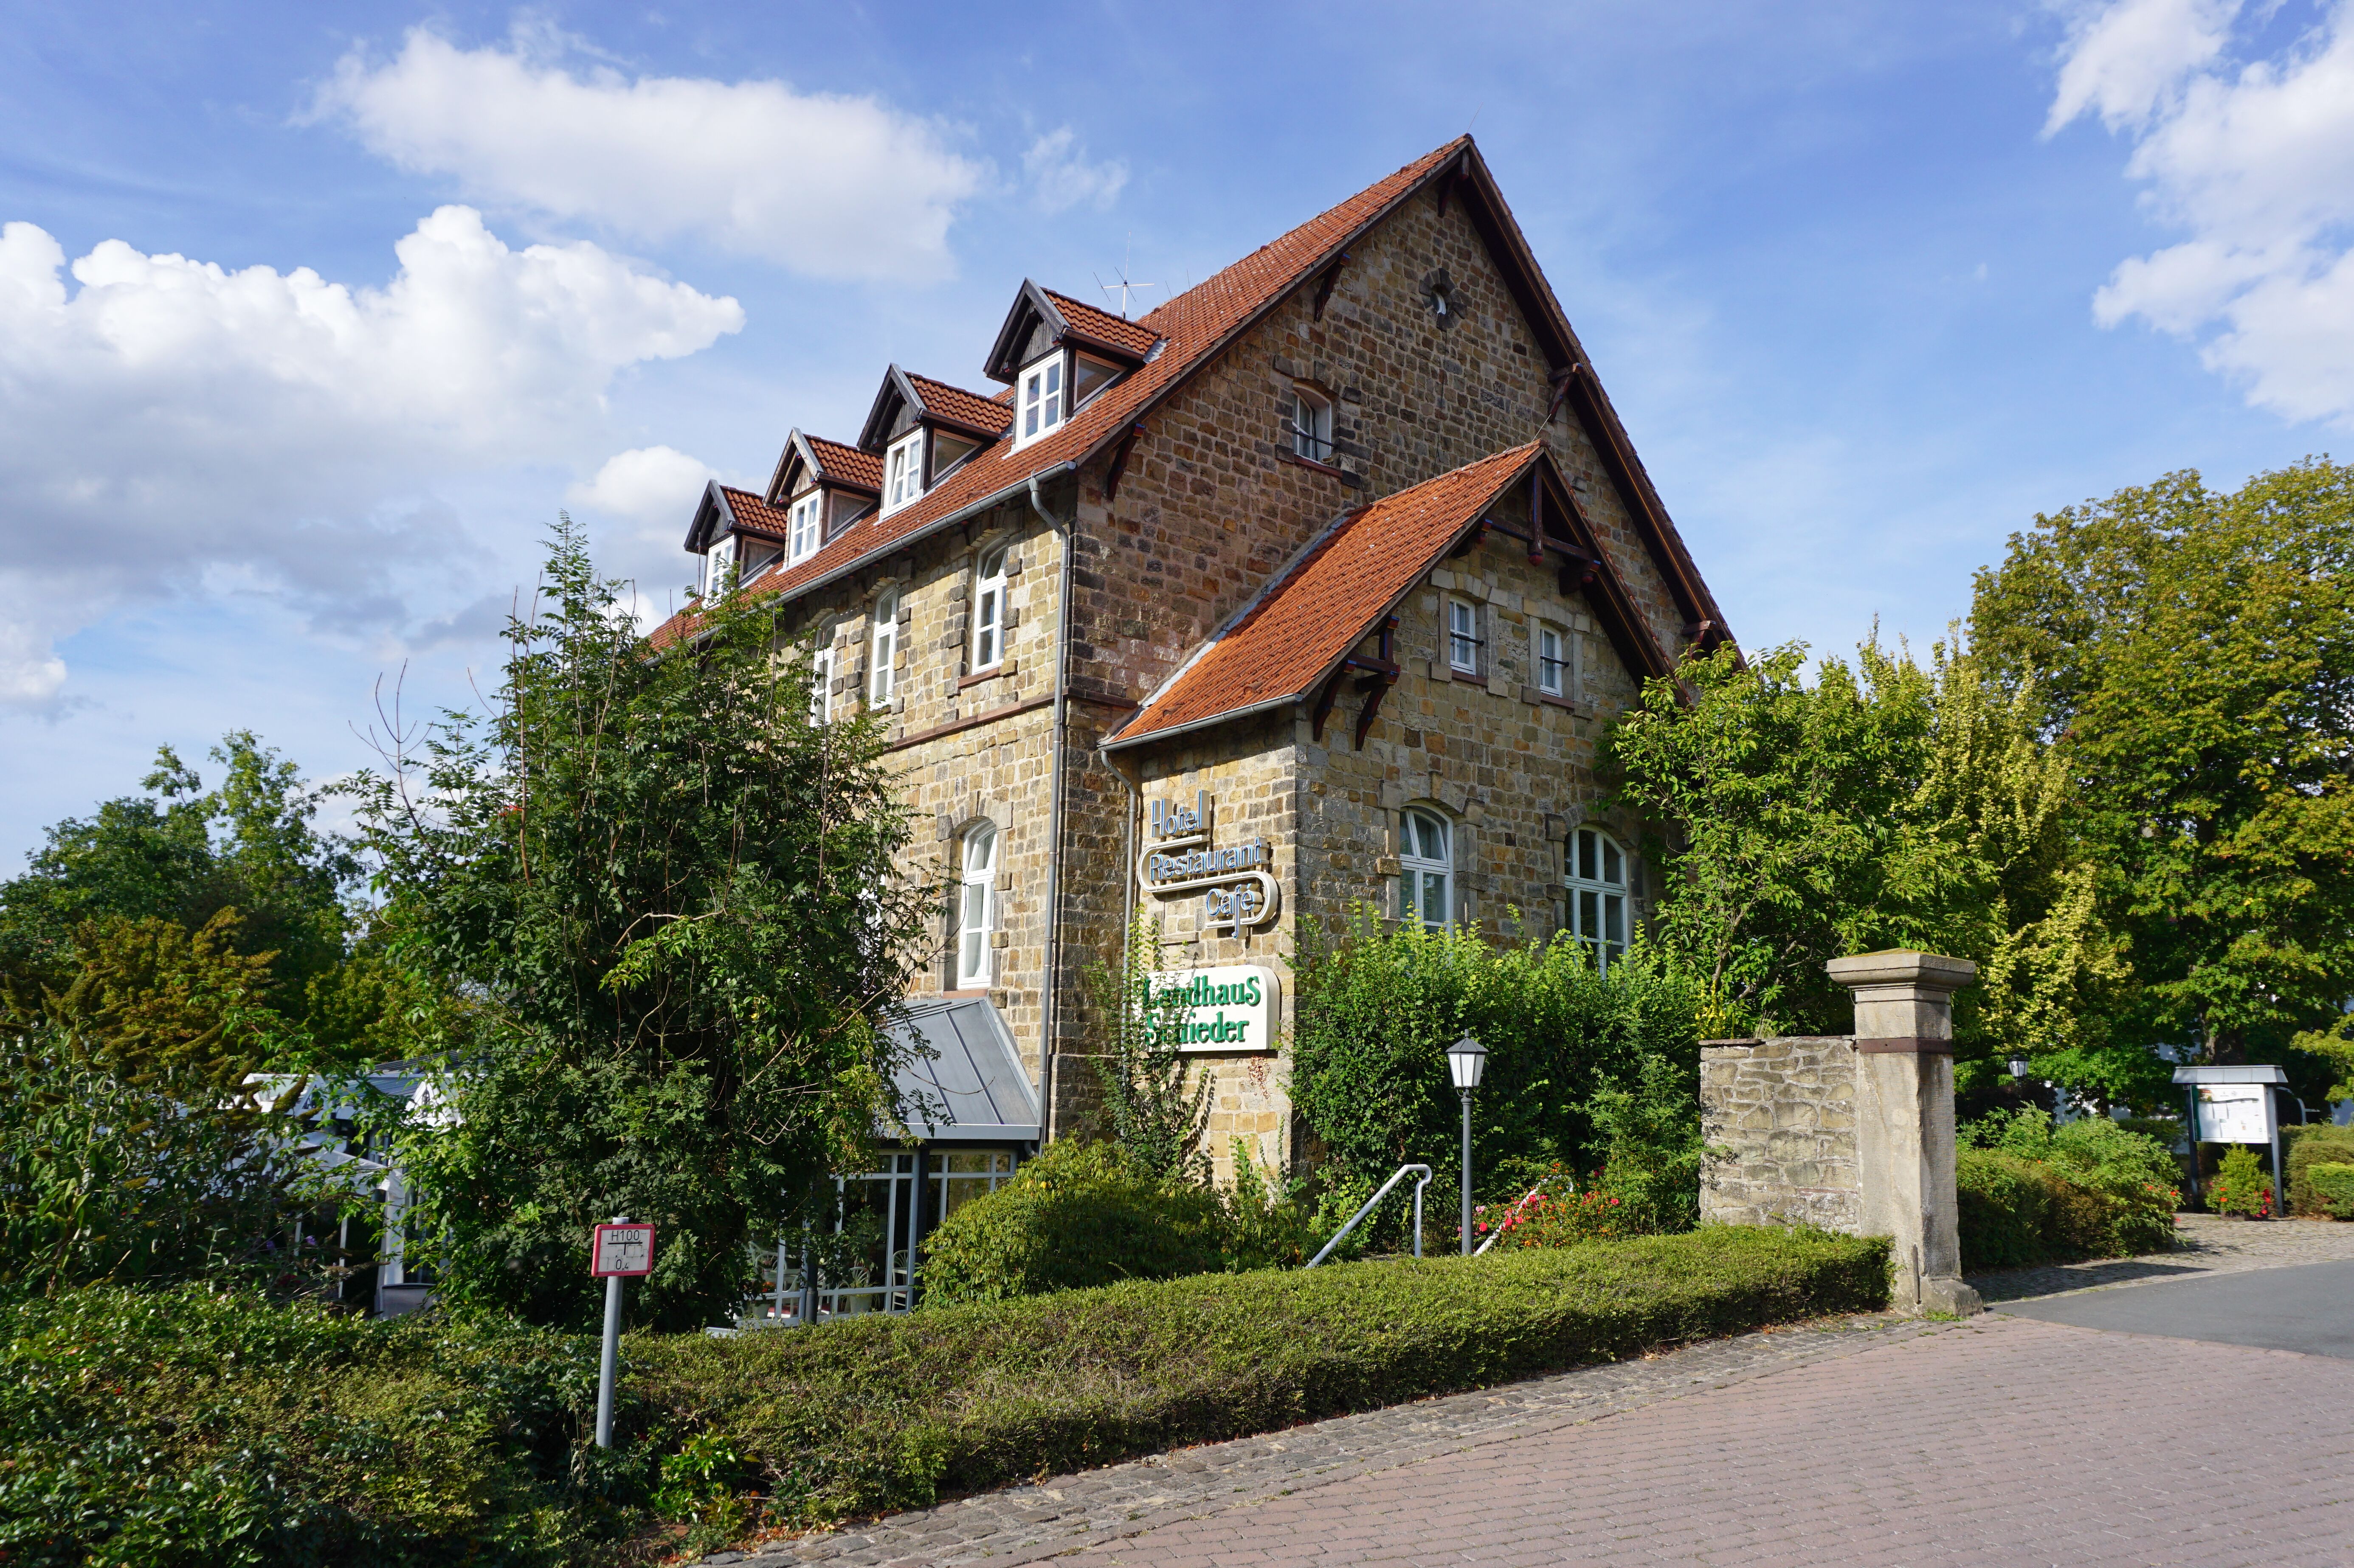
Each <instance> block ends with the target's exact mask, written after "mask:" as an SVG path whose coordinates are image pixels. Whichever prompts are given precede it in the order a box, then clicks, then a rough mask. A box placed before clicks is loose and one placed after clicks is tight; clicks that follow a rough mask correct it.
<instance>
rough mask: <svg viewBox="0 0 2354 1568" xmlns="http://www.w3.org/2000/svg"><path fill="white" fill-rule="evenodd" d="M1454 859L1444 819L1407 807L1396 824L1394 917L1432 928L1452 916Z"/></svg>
mask: <svg viewBox="0 0 2354 1568" xmlns="http://www.w3.org/2000/svg"><path fill="white" fill-rule="evenodd" d="M1454 893H1455V860H1454V855H1453V852H1452V850H1451V848H1450V844H1449V835H1448V829H1447V819H1446V818H1444V817H1441V816H1440V815H1438V814H1437V812H1436V811H1408V812H1406V813H1405V817H1404V818H1402V819H1401V820H1400V821H1399V824H1398V918H1399V919H1400V920H1418V921H1420V922H1421V923H1422V924H1423V925H1424V926H1426V927H1429V928H1431V929H1433V930H1436V929H1437V928H1439V927H1443V926H1445V925H1446V924H1447V922H1448V921H1449V920H1451V919H1453V918H1454V916H1455V897H1454Z"/></svg>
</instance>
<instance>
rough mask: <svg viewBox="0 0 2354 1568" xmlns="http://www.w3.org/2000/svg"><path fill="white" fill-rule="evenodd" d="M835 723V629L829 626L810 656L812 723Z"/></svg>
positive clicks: (823, 630)
mask: <svg viewBox="0 0 2354 1568" xmlns="http://www.w3.org/2000/svg"><path fill="white" fill-rule="evenodd" d="M832 722H833V628H832V627H831V626H829V627H826V628H824V629H822V630H820V631H819V632H818V634H817V648H816V650H815V651H814V652H811V655H810V723H811V724H832Z"/></svg>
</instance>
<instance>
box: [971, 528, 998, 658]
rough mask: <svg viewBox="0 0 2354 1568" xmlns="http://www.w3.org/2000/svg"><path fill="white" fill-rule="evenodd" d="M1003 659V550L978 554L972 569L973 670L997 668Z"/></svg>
mask: <svg viewBox="0 0 2354 1568" xmlns="http://www.w3.org/2000/svg"><path fill="white" fill-rule="evenodd" d="M1004 660H1005V549H1004V546H999V547H998V548H996V549H994V550H991V551H990V552H989V553H988V554H987V555H985V556H981V565H980V566H978V567H975V568H974V569H973V584H972V671H971V673H980V672H981V671H982V670H991V669H994V668H996V667H997V666H998V665H999V664H1001V663H1002V662H1004Z"/></svg>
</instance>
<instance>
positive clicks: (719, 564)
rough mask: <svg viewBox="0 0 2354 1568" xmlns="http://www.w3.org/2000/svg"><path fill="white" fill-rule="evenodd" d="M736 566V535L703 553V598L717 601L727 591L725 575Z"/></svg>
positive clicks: (731, 535)
mask: <svg viewBox="0 0 2354 1568" xmlns="http://www.w3.org/2000/svg"><path fill="white" fill-rule="evenodd" d="M735 565H736V535H733V534H730V535H727V537H726V538H725V539H722V540H720V541H719V542H718V543H717V544H716V545H714V546H711V548H710V549H708V550H706V551H705V552H704V556H703V597H704V598H705V599H717V598H718V597H719V596H720V595H721V594H724V593H726V591H727V574H728V571H729V570H730V569H731V568H732V567H734V566H735Z"/></svg>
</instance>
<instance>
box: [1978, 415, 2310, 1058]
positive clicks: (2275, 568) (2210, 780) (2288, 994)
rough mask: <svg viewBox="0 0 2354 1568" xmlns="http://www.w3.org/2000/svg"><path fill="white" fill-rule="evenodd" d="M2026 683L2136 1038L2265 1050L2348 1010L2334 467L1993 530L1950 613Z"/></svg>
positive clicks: (2189, 478) (2159, 488)
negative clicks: (2123, 954) (2060, 777)
mask: <svg viewBox="0 0 2354 1568" xmlns="http://www.w3.org/2000/svg"><path fill="white" fill-rule="evenodd" d="M1971 624H1972V628H1973V633H1974V635H1975V636H1976V638H1977V639H1978V645H1979V647H1980V648H1981V649H1982V650H1983V651H1984V652H1985V653H1986V655H1987V657H1988V659H1989V660H1990V661H1991V662H1993V664H1994V665H1995V667H1996V668H1997V670H1998V671H1999V673H2001V674H2003V675H2004V676H2005V677H2006V678H2009V679H2013V680H2020V679H2025V678H2027V677H2028V676H2030V675H2032V677H2033V678H2034V680H2035V681H2036V682H2037V683H2038V684H2039V685H2040V686H2041V689H2042V691H2043V693H2044V694H2045V695H2044V700H2045V702H2046V704H2047V705H2048V707H2049V718H2048V721H2047V722H2048V726H2049V729H2050V732H2051V733H2052V735H2054V736H2059V737H2062V740H2063V744H2064V750H2065V751H2066V753H2067V755H2068V757H2069V758H2070V759H2071V762H2072V765H2073V776H2072V779H2071V796H2072V812H2073V817H2074V819H2075V832H2078V833H2079V834H2080V835H2081V836H2082V837H2083V838H2084V841H2085V842H2087V844H2088V845H2089V846H2091V848H2092V850H2093V852H2094V853H2095V854H2096V855H2097V856H2098V858H2099V860H2100V862H2101V863H2102V864H2103V865H2104V867H2105V871H2106V872H2107V874H2108V875H2109V876H2110V877H2111V878H2112V885H2111V890H2110V891H2111V893H2112V895H2113V897H2114V900H2115V906H2116V909H2117V911H2118V913H2117V916H2116V919H2117V923H2118V924H2119V925H2120V927H2122V928H2123V929H2125V930H2126V931H2127V932H2129V933H2130V935H2131V937H2132V941H2133V953H2134V964H2135V968H2136V969H2137V972H2138V975H2139V978H2140V980H2141V982H2142V984H2141V996H2142V1006H2141V1007H2140V1009H2139V1010H2138V1012H2137V1015H2136V1016H2134V1017H2133V1018H2132V1019H2131V1020H2130V1021H2129V1023H2130V1026H2131V1027H2133V1028H2134V1029H2136V1030H2137V1031H2138V1032H2140V1033H2143V1034H2145V1035H2146V1036H2148V1037H2152V1038H2157V1039H2167V1038H2171V1039H2173V1040H2175V1041H2178V1042H2182V1041H2190V1040H2195V1041H2197V1042H2198V1043H2200V1044H2203V1045H2204V1046H2206V1047H2207V1048H2208V1049H2209V1050H2210V1051H2211V1053H2212V1054H2213V1056H2214V1058H2215V1059H2216V1060H2218V1061H2222V1062H2232V1061H2238V1060H2242V1059H2243V1056H2244V1054H2245V1053H2247V1052H2248V1051H2250V1050H2251V1049H2256V1050H2259V1051H2260V1052H2262V1053H2263V1054H2272V1053H2274V1052H2275V1051H2277V1050H2278V1048H2279V1047H2281V1046H2283V1045H2285V1044H2287V1043H2288V1040H2289V1038H2290V1036H2291V1035H2292V1034H2293V1033H2294V1032H2296V1031H2298V1030H2301V1029H2302V1030H2310V1029H2318V1028H2320V1027H2322V1026H2324V1025H2326V1024H2327V1023H2329V1022H2332V1021H2334V1020H2336V1019H2337V1018H2338V1017H2339V1016H2340V1015H2341V1014H2342V1012H2343V1011H2344V1008H2345V1004H2346V1001H2347V999H2348V998H2349V996H2354V468H2349V467H2347V466H2344V465H2341V464H2336V463H2331V462H2328V461H2306V462H2303V463H2300V464H2297V465H2296V466H2295V467H2291V468H2286V469H2282V470H2280V471H2276V472H2272V473H2264V474H2258V475H2256V476H2255V477H2254V478H2253V479H2251V480H2250V481H2248V482H2247V483H2246V484H2245V485H2243V486H2242V487H2241V488H2240V489H2239V490H2238V491H2236V492H2232V493H2216V492H2214V491H2211V490H2209V489H2208V488H2207V487H2206V486H2205V485H2204V484H2203V483H2201V482H2200V478H2199V476H2198V475H2197V474H2196V473H2192V472H2187V471H2186V472H2182V473H2175V474H2169V475H2168V476H2167V477H2166V478H2165V479H2163V480H2160V481H2159V482H2157V483H2156V484H2152V485H2148V486H2145V487H2140V488H2136V489H2129V490H2121V491H2119V492H2117V493H2115V494H2114V495H2112V496H2110V497H2108V498H2107V499H2106V500H2104V501H2097V502H2087V503H2084V505H2081V506H2074V507H2070V508H2068V509H2067V510H2065V511H2062V512H2059V513H2056V514H2052V515H2050V516H2039V517H2038V518H2037V519H2036V521H2035V525H2034V526H2033V527H2032V528H2031V529H2028V530H2027V531H2026V532H2024V533H2021V534H2018V535H2013V536H2012V538H2011V541H2010V548H2009V554H2008V556H2006V557H2005V559H2004V561H2003V563H2002V565H2001V566H2000V567H1996V568H1992V569H1989V570H1987V571H1984V572H1981V573H1980V574H1979V575H1978V584H1977V597H1976V602H1975V605H1974V608H1973V609H1972V613H1971Z"/></svg>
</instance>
